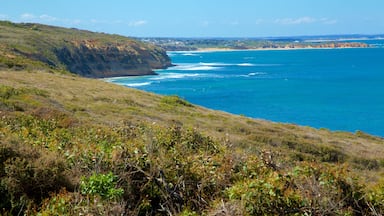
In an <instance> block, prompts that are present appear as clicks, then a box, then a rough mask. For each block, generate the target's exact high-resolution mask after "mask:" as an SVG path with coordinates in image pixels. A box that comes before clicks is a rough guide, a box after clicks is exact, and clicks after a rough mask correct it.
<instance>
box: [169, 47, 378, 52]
mask: <svg viewBox="0 0 384 216" xmlns="http://www.w3.org/2000/svg"><path fill="white" fill-rule="evenodd" d="M374 48H377V47H371V46H368V47H295V48H284V47H281V48H250V49H235V48H198V49H197V50H177V51H167V52H174V53H179V52H191V53H199V52H200V53H203V52H228V51H274V50H276V51H289V50H317V49H319V50H320V49H324V50H328V49H374Z"/></svg>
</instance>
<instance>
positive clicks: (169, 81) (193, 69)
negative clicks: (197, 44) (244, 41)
mask: <svg viewBox="0 0 384 216" xmlns="http://www.w3.org/2000/svg"><path fill="white" fill-rule="evenodd" d="M169 55H170V56H171V58H172V61H173V63H174V64H177V65H178V66H176V67H172V68H169V69H167V70H159V71H157V72H158V74H159V75H158V76H145V77H127V78H113V79H109V81H111V82H114V83H117V84H122V85H126V86H129V87H134V88H138V89H142V90H145V91H150V92H155V93H159V94H166V95H178V96H180V97H182V98H184V99H186V100H188V101H190V102H192V103H195V104H198V105H202V106H205V107H208V108H212V109H217V110H223V111H227V112H230V113H234V114H242V115H246V116H249V117H254V118H261V119H267V120H272V121H277V122H287V123H296V124H299V125H307V126H312V127H316V128H329V129H331V130H343V131H351V132H355V131H356V130H362V131H365V132H368V133H371V134H374V135H379V136H383V137H384V48H383V47H381V48H369V49H305V50H273V51H272V50H271V51H265V50H264V51H223V52H170V53H169Z"/></svg>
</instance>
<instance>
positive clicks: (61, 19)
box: [0, 0, 384, 37]
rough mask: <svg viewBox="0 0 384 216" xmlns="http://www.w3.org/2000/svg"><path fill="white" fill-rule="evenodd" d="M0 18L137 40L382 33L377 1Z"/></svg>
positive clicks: (231, 1) (93, 6)
mask: <svg viewBox="0 0 384 216" xmlns="http://www.w3.org/2000/svg"><path fill="white" fill-rule="evenodd" d="M0 5H1V6H0V20H10V21H14V22H38V23H44V24H49V25H57V26H64V27H74V28H80V29H87V30H91V31H97V32H106V33H114V34H121V35H125V36H137V37H266V36H297V35H326V34H382V33H384V12H383V11H384V1H383V0H364V1H363V0H135V1H133V0H108V1H107V0H100V1H98V0H65V1H64V0H62V1H60V0H0Z"/></svg>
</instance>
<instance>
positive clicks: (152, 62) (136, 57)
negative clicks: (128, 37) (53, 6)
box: [55, 40, 172, 78]
mask: <svg viewBox="0 0 384 216" xmlns="http://www.w3.org/2000/svg"><path fill="white" fill-rule="evenodd" d="M71 44H72V45H71V46H63V47H61V48H58V49H56V50H55V54H56V55H57V58H58V60H59V61H60V62H61V63H63V64H64V65H65V66H66V67H67V69H68V70H69V71H71V72H73V73H76V74H79V75H82V76H85V77H97V78H101V77H113V76H136V75H149V74H154V72H153V69H163V68H167V67H169V66H171V65H172V64H171V60H170V58H169V57H168V56H167V54H166V52H165V51H164V50H163V49H161V48H158V47H153V46H149V45H143V44H140V45H139V44H138V43H130V44H123V43H118V44H101V43H99V42H98V41H96V40H83V41H73V42H71Z"/></svg>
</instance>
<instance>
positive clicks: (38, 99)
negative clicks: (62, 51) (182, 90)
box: [0, 71, 384, 215]
mask: <svg viewBox="0 0 384 216" xmlns="http://www.w3.org/2000/svg"><path fill="white" fill-rule="evenodd" d="M0 80H1V85H0V118H1V119H2V121H1V123H0V137H1V140H0V147H1V149H0V160H1V164H2V166H1V167H0V178H1V187H0V191H1V193H2V194H4V196H2V198H1V199H2V200H1V202H0V203H1V204H0V205H1V206H0V208H1V209H3V211H5V212H11V213H12V214H17V212H19V211H21V210H23V211H26V212H27V214H37V213H38V212H40V213H41V214H43V215H50V214H59V215H63V214H67V215H74V214H76V215H77V214H101V215H105V214H111V215H115V214H127V215H148V214H155V215H170V214H178V213H181V212H183V214H185V215H194V214H196V215H197V214H202V213H204V214H208V215H244V214H251V215H260V214H280V215H281V214H294V213H298V214H305V213H306V214H313V215H327V214H330V215H333V214H334V213H335V212H338V213H337V214H347V213H348V214H349V213H351V214H352V215H354V214H356V215H359V214H360V213H361V214H368V215H369V214H370V215H377V214H374V212H381V213H383V211H384V206H383V203H382V200H383V198H384V184H383V168H384V156H383V155H384V140H383V139H381V138H378V137H374V136H370V135H368V134H365V133H363V132H357V133H356V134H352V133H346V132H331V131H328V130H326V129H322V130H316V129H313V128H309V127H300V126H296V125H291V124H280V123H273V122H268V121H264V120H255V119H250V118H246V117H242V116H235V115H230V114H227V113H223V112H217V111H213V110H208V109H205V108H202V107H199V106H196V105H193V104H190V103H188V102H187V101H184V100H182V99H180V98H178V97H176V96H158V95H154V94H151V93H146V92H142V91H138V90H134V89H129V88H125V87H121V86H117V85H113V84H110V83H105V82H103V81H100V80H94V79H86V78H79V77H76V76H70V75H63V74H52V73H45V72H41V71H29V72H28V71H1V72H0ZM63 188H66V189H63Z"/></svg>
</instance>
